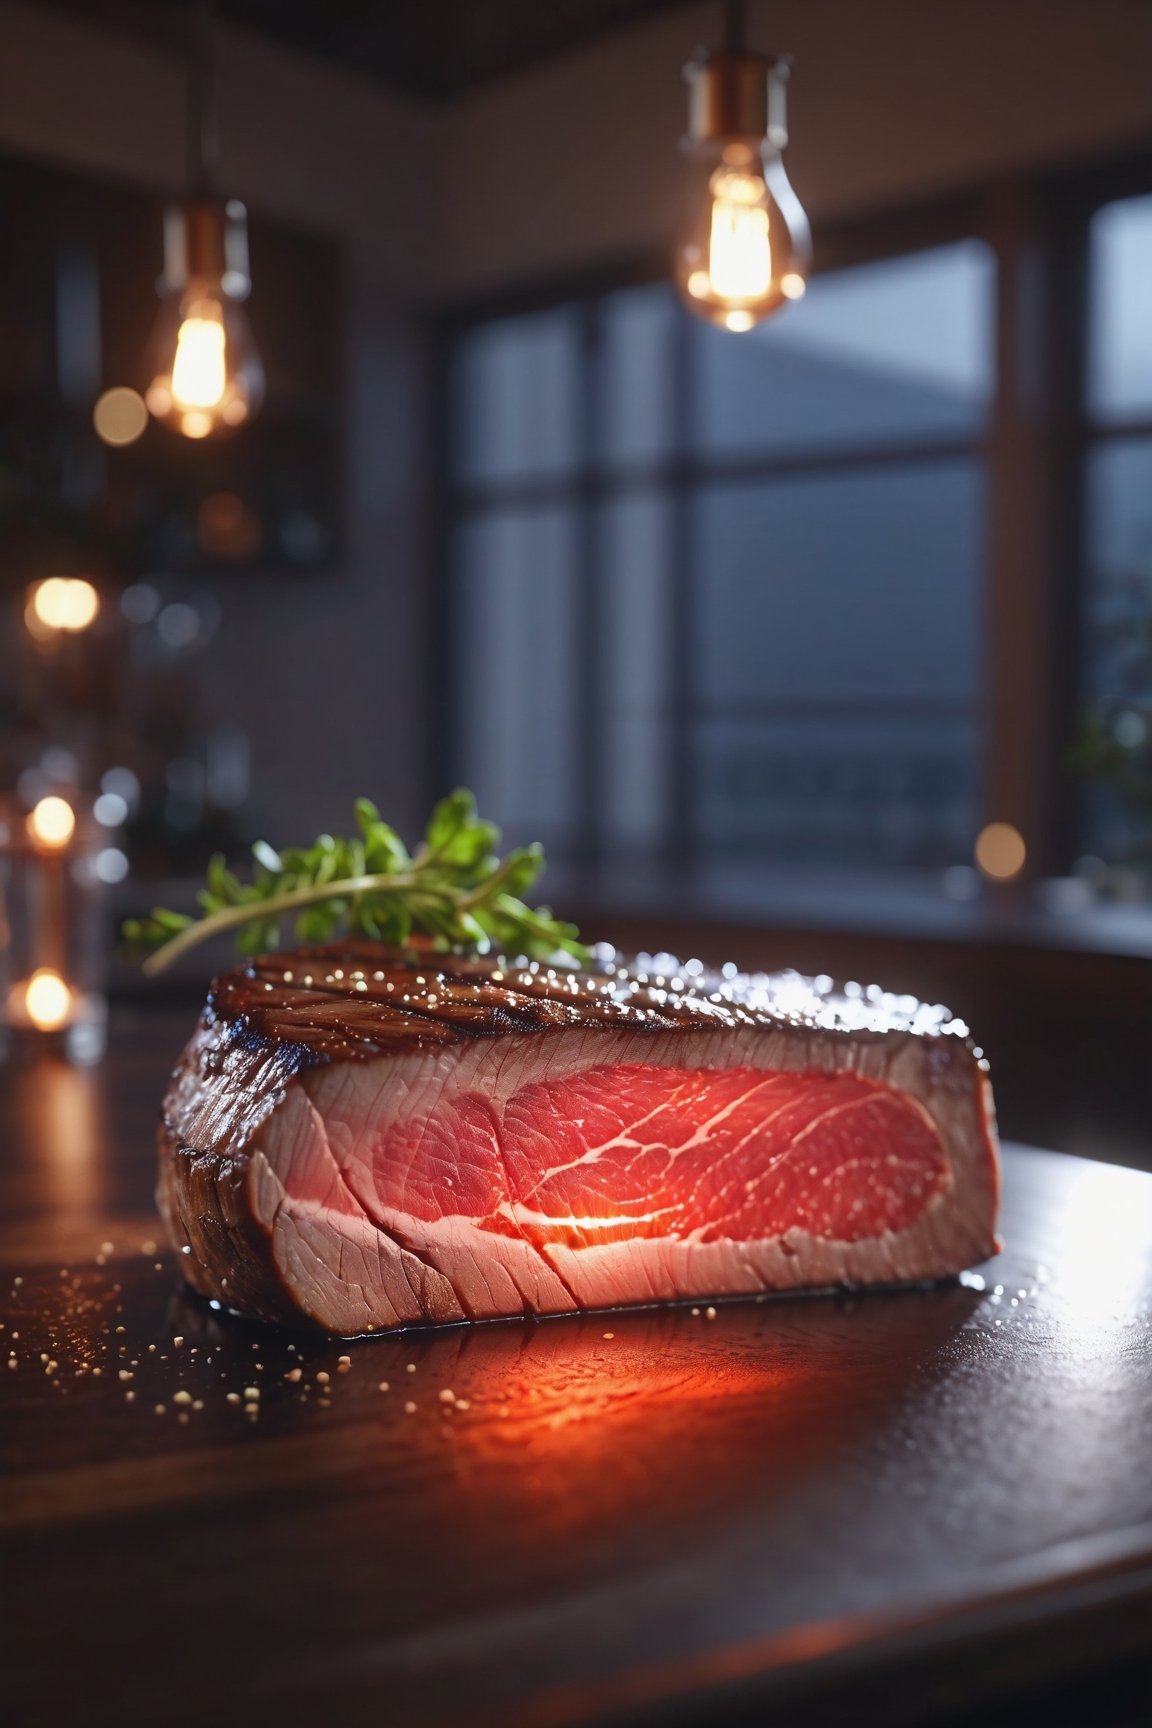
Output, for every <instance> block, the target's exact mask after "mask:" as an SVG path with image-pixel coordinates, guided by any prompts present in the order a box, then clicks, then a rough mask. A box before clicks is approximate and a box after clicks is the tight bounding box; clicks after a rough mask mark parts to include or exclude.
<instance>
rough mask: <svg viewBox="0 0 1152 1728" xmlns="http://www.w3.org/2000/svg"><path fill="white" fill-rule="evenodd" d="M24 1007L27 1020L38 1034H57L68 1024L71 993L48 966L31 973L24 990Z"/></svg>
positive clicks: (57, 973)
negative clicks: (26, 1011) (26, 1012)
mask: <svg viewBox="0 0 1152 1728" xmlns="http://www.w3.org/2000/svg"><path fill="white" fill-rule="evenodd" d="M24 1005H25V1007H26V1008H27V1010H28V1018H29V1020H31V1022H32V1024H33V1026H35V1027H36V1028H37V1030H38V1031H40V1032H58V1031H59V1030H60V1028H61V1027H62V1026H66V1025H67V1024H68V1018H69V1015H70V1014H71V1011H72V992H71V990H69V988H68V986H67V984H65V982H64V980H63V978H61V976H60V974H59V972H53V971H52V969H51V967H49V966H41V967H40V969H39V971H36V972H33V974H32V976H31V978H29V980H28V983H27V985H26V986H25V990H24Z"/></svg>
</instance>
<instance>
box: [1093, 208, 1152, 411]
mask: <svg viewBox="0 0 1152 1728" xmlns="http://www.w3.org/2000/svg"><path fill="white" fill-rule="evenodd" d="M1090 283H1091V290H1090V292H1091V302H1090V304H1091V321H1090V332H1089V369H1088V378H1089V381H1088V399H1089V405H1090V407H1091V409H1092V411H1093V412H1094V413H1095V414H1096V415H1098V416H1099V417H1100V418H1101V419H1104V420H1109V419H1123V418H1125V417H1127V416H1130V415H1143V416H1146V417H1148V418H1152V197H1148V198H1127V199H1125V200H1124V201H1123V202H1122V203H1119V204H1109V205H1107V206H1106V208H1105V209H1103V210H1098V211H1097V213H1096V215H1095V216H1094V217H1093V219H1092V232H1091V275H1090Z"/></svg>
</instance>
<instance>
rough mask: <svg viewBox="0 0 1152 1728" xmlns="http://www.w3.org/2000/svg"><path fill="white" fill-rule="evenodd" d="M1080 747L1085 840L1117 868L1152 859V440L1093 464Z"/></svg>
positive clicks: (1116, 449)
mask: <svg viewBox="0 0 1152 1728" xmlns="http://www.w3.org/2000/svg"><path fill="white" fill-rule="evenodd" d="M1084 623H1085V634H1084V656H1085V664H1084V682H1085V688H1086V694H1087V697H1088V711H1087V713H1086V714H1085V716H1084V718H1083V736H1082V738H1081V743H1080V749H1081V752H1083V753H1085V754H1086V757H1087V761H1086V766H1088V765H1091V770H1092V771H1090V772H1089V774H1088V777H1087V780H1086V782H1085V818H1086V833H1085V840H1086V843H1087V848H1088V850H1089V851H1090V852H1093V853H1096V854H1098V855H1099V856H1101V857H1103V858H1105V859H1107V860H1108V862H1109V863H1128V862H1135V861H1137V860H1138V859H1142V860H1143V861H1144V862H1145V864H1146V862H1147V859H1148V857H1149V856H1152V439H1124V440H1122V441H1119V440H1118V441H1117V442H1115V443H1112V442H1109V443H1107V444H1102V445H1097V446H1096V448H1095V449H1094V450H1092V452H1091V453H1090V456H1089V461H1088V580H1087V591H1086V596H1085V620H1084Z"/></svg>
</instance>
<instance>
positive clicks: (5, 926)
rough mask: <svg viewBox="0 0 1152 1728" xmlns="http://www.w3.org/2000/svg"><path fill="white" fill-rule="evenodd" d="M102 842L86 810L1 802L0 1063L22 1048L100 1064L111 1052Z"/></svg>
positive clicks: (70, 804)
mask: <svg viewBox="0 0 1152 1728" xmlns="http://www.w3.org/2000/svg"><path fill="white" fill-rule="evenodd" d="M99 845H100V833H99V829H98V827H97V826H96V825H95V824H94V822H93V820H92V816H91V811H90V809H89V808H88V806H87V803H86V801H84V800H82V799H78V797H77V796H75V795H73V794H69V795H67V796H65V795H62V794H61V793H59V792H52V793H49V794H47V795H46V796H45V797H43V798H40V799H39V800H38V801H37V802H36V804H35V805H34V806H33V807H32V809H31V810H26V809H21V808H20V807H19V806H18V804H17V803H16V801H15V800H14V799H8V798H4V797H0V930H2V931H3V932H4V933H5V934H4V936H3V938H0V1059H3V1058H6V1057H8V1056H9V1055H12V1054H15V1053H17V1052H18V1051H19V1050H20V1049H21V1048H23V1049H25V1050H27V1051H29V1052H33V1051H38V1050H42V1049H44V1048H46V1047H47V1048H49V1049H52V1050H53V1051H57V1050H58V1051H60V1052H61V1053H63V1054H65V1055H66V1056H67V1057H68V1059H69V1060H70V1061H72V1062H79V1063H88V1062H94V1061H97V1060H98V1059H99V1057H100V1055H101V1054H102V1051H103V1048H104V1028H105V1020H106V1007H105V1002H104V997H103V993H102V990H101V984H102V982H103V979H102V954H101V951H100V945H99V929H100V926H99V923H98V918H99V906H98V896H99V891H100V885H99V877H98V874H97V872H96V869H95V860H96V856H97V848H98V846H99Z"/></svg>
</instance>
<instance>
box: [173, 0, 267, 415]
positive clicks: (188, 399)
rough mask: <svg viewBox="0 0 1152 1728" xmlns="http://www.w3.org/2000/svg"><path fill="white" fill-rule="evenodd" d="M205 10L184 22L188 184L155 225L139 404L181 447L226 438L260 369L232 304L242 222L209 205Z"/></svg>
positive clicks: (234, 210)
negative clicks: (187, 28)
mask: <svg viewBox="0 0 1152 1728" xmlns="http://www.w3.org/2000/svg"><path fill="white" fill-rule="evenodd" d="M214 14H215V0H199V3H198V4H197V6H196V8H195V10H194V12H193V13H192V15H191V23H192V32H193V35H192V42H191V44H190V47H191V52H190V54H189V60H188V71H189V87H188V117H189V128H188V179H189V184H190V187H191V189H192V195H191V196H190V197H188V198H186V199H184V200H183V202H182V203H180V204H176V205H174V206H173V207H172V208H171V209H169V210H168V211H166V213H165V216H164V274H163V275H162V276H161V278H160V281H159V283H158V284H157V288H158V291H159V294H160V312H159V316H158V317H157V320H156V328H155V331H154V332H153V336H152V346H151V356H150V371H149V376H150V377H151V380H152V381H151V383H150V384H149V386H148V388H147V390H146V392H145V395H144V400H145V402H146V404H147V406H148V410H149V412H150V413H151V414H153V415H154V416H155V418H156V419H157V420H162V421H163V422H164V423H165V425H167V426H170V427H172V428H173V430H174V431H176V432H180V433H182V434H183V435H184V437H185V438H197V439H199V438H210V437H212V436H214V435H216V434H219V433H223V432H230V431H234V430H235V428H236V427H237V426H242V425H243V424H244V422H245V421H246V420H248V419H250V418H251V416H252V415H253V414H254V413H255V412H256V410H257V408H258V407H259V406H260V403H261V400H262V399H263V395H264V369H263V367H262V366H261V364H260V356H259V354H258V353H257V351H256V344H255V342H254V341H253V339H252V331H251V328H250V326H249V324H248V319H247V317H246V316H245V313H244V310H243V305H242V302H243V301H245V300H246V299H247V298H248V294H249V291H250V289H251V287H252V281H251V277H250V276H249V274H248V213H247V211H246V210H245V208H244V206H243V204H239V203H237V201H236V200H235V199H234V198H230V199H223V198H218V197H216V196H215V193H214V190H213V188H214V186H215V183H216V172H215V170H216V158H217V137H216V103H215V99H214V98H215V76H214V75H215V37H214Z"/></svg>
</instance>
